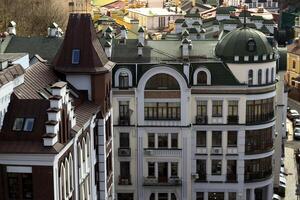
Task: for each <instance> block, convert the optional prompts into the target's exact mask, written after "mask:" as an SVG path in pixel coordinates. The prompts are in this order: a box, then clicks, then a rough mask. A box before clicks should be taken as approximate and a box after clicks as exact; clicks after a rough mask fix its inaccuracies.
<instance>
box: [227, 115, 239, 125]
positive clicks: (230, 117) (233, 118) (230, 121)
mask: <svg viewBox="0 0 300 200" xmlns="http://www.w3.org/2000/svg"><path fill="white" fill-rule="evenodd" d="M238 123H239V116H234V115H228V116H227V124H238Z"/></svg>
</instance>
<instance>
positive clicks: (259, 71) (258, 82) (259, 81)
mask: <svg viewBox="0 0 300 200" xmlns="http://www.w3.org/2000/svg"><path fill="white" fill-rule="evenodd" d="M261 83H262V70H261V69H259V70H258V74H257V84H258V85H261Z"/></svg>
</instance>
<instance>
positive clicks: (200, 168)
mask: <svg viewBox="0 0 300 200" xmlns="http://www.w3.org/2000/svg"><path fill="white" fill-rule="evenodd" d="M196 172H197V174H198V180H202V181H205V180H206V160H197V161H196Z"/></svg>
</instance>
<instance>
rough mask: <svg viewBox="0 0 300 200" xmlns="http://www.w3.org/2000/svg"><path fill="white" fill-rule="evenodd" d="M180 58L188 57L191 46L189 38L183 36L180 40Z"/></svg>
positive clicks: (185, 58)
mask: <svg viewBox="0 0 300 200" xmlns="http://www.w3.org/2000/svg"><path fill="white" fill-rule="evenodd" d="M181 48H182V49H181V50H182V58H183V59H184V60H187V59H188V58H189V54H190V49H191V48H192V43H191V41H190V40H189V39H187V38H184V39H183V40H182V42H181Z"/></svg>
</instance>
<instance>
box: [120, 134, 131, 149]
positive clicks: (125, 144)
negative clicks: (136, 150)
mask: <svg viewBox="0 0 300 200" xmlns="http://www.w3.org/2000/svg"><path fill="white" fill-rule="evenodd" d="M129 147H130V144H129V133H120V148H129Z"/></svg>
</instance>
